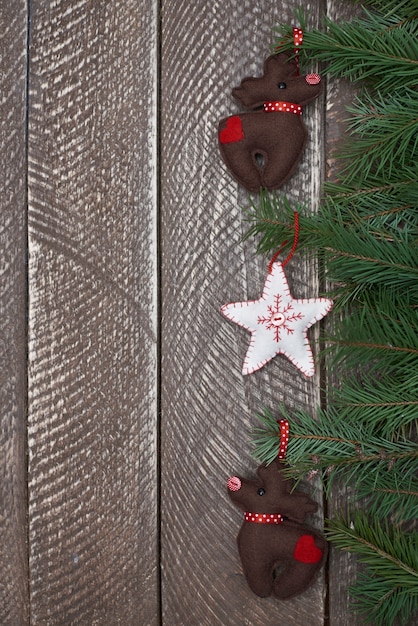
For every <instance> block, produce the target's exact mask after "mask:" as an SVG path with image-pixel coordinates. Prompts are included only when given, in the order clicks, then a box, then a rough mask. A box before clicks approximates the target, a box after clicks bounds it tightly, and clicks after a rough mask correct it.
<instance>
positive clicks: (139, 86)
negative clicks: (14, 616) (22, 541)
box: [28, 0, 158, 625]
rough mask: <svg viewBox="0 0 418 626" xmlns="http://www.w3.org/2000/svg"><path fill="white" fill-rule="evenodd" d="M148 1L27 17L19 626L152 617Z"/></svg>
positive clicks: (152, 149)
mask: <svg viewBox="0 0 418 626" xmlns="http://www.w3.org/2000/svg"><path fill="white" fill-rule="evenodd" d="M157 33H158V16H157V3H156V2H152V3H151V2H148V1H146V0H139V1H138V0H127V1H126V0H113V1H110V2H99V3H97V2H93V1H92V0H70V1H68V0H54V1H53V2H50V1H49V0H39V1H37V2H33V3H32V8H31V40H30V56H31V60H30V113H29V114H30V123H29V259H30V263H29V288H30V291H29V407H28V408H29V435H28V437H29V439H28V445H29V542H30V580H31V584H30V587H31V623H32V624H42V625H45V624H70V623H71V624H76V623H77V624H89V625H90V624H116V623H118V624H137V623H141V624H156V623H158V563H157V555H158V546H157V538H158V533H157V473H156V465H157V462H156V415H157V411H156V407H157V399H156V391H155V389H156V376H157V355H156V336H157V326H156V302H157V295H156V274H157V269H156V223H157V220H156V118H157V116H156V93H157V84H156V76H157V72H156V65H157V50H158V42H157Z"/></svg>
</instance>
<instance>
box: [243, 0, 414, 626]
mask: <svg viewBox="0 0 418 626" xmlns="http://www.w3.org/2000/svg"><path fill="white" fill-rule="evenodd" d="M369 6H373V7H374V10H364V12H363V16H362V17H359V18H356V19H355V20H353V21H352V22H343V23H338V24H337V23H334V22H332V21H331V20H330V19H326V20H325V24H324V30H323V31H322V30H313V31H311V32H309V31H307V30H306V21H307V17H306V15H303V14H302V13H301V12H299V14H298V18H299V21H300V23H301V26H302V28H304V31H305V33H304V43H303V46H302V48H301V50H300V60H301V63H302V64H303V62H304V60H307V59H309V65H310V67H312V61H314V60H317V61H320V62H321V63H322V62H324V63H325V66H324V67H323V70H321V72H323V73H325V74H328V76H330V77H334V76H335V77H342V78H344V77H345V78H348V79H350V80H351V81H354V82H356V83H359V84H361V86H362V91H361V92H360V94H359V96H358V97H357V99H356V101H355V103H354V105H353V106H351V107H350V109H349V111H348V112H349V115H350V119H349V120H348V128H349V132H350V133H351V137H352V140H351V141H348V142H347V144H346V145H345V147H344V150H343V151H342V153H341V154H340V157H341V159H342V160H341V164H342V169H341V175H340V180H338V181H337V182H334V183H327V184H325V186H324V198H323V201H322V203H321V207H320V210H319V211H318V213H317V214H311V213H310V212H309V211H308V209H307V208H306V207H305V206H303V205H294V206H292V204H291V203H290V202H289V201H288V199H287V198H286V197H285V196H283V195H279V194H268V193H267V192H264V193H261V194H260V198H259V202H258V203H257V204H255V203H254V202H252V203H251V205H250V207H249V209H248V211H247V220H248V223H249V230H248V236H250V235H251V236H255V237H257V238H258V251H259V252H262V253H269V254H271V253H272V252H275V251H276V250H277V249H279V248H280V246H281V245H282V243H283V241H285V240H288V241H292V228H293V212H294V211H295V210H297V211H298V213H299V223H300V236H299V250H307V251H308V252H309V251H314V252H315V253H316V254H317V255H318V256H319V259H320V261H321V264H322V267H324V269H325V278H326V279H328V281H332V282H333V283H334V284H335V287H334V288H333V293H332V294H327V295H331V296H332V297H334V298H335V300H336V305H337V306H336V307H334V311H335V312H336V314H335V313H334V315H333V323H332V330H329V331H328V334H327V336H326V337H323V340H324V341H326V344H325V345H326V349H325V350H323V351H322V356H324V355H327V356H328V364H330V365H331V366H332V367H333V368H335V369H336V372H338V373H339V375H340V378H341V381H342V382H341V384H340V386H339V387H338V388H337V389H334V390H329V391H328V398H329V403H328V407H327V408H326V410H318V411H317V414H316V415H315V417H313V416H311V415H309V414H308V413H306V412H303V411H299V412H297V413H295V414H294V415H293V414H292V415H286V412H285V409H282V413H283V414H284V415H285V416H286V417H287V418H288V419H289V421H290V424H291V438H290V442H289V447H288V454H287V460H288V464H289V467H288V469H287V473H288V475H289V476H293V477H294V478H295V479H296V481H299V480H301V479H302V477H303V476H304V475H307V476H308V478H311V479H312V478H313V477H315V476H317V477H319V478H320V479H321V480H322V483H323V486H324V489H325V493H326V494H327V495H328V494H329V493H330V490H331V488H332V485H333V483H334V481H335V480H336V479H340V480H341V481H343V482H344V483H346V484H348V485H349V486H350V487H351V488H352V489H353V490H354V494H355V495H354V497H355V498H356V499H357V500H359V501H360V500H361V502H362V506H363V507H364V508H365V509H366V510H367V515H366V514H365V513H363V514H356V515H355V516H354V518H353V520H352V522H351V523H350V521H349V520H344V519H343V518H341V517H337V518H336V519H334V520H330V521H329V522H328V535H329V538H330V540H331V541H332V542H333V543H334V544H335V545H336V546H338V547H340V548H341V549H344V550H349V551H350V552H353V553H355V554H357V555H358V557H359V559H360V561H361V562H362V563H363V565H364V571H362V572H361V573H360V574H359V576H358V580H357V582H356V584H355V585H354V586H353V588H352V589H351V593H352V596H353V598H355V600H356V606H357V608H358V610H359V611H360V612H362V613H364V614H365V615H366V619H367V620H371V621H373V622H374V623H376V624H378V625H379V626H380V625H381V626H390V625H392V624H393V623H394V621H395V620H396V619H397V618H398V619H399V620H400V621H401V623H402V624H404V623H406V622H407V621H408V619H409V618H410V617H411V616H412V615H413V613H414V612H415V611H416V610H417V608H418V580H417V577H418V574H417V569H418V568H417V543H418V540H417V537H418V535H417V533H410V534H407V533H405V532H404V524H405V523H406V522H411V521H412V522H414V521H416V519H417V518H418V476H417V474H418V473H417V467H418V446H417V445H416V443H415V436H416V426H417V423H418V422H417V417H418V410H417V408H418V400H417V393H416V389H417V383H418V331H417V329H418V323H417V322H418V319H417V316H418V245H417V243H418V212H417V209H418V206H417V198H418V166H417V149H418V99H417V77H418V36H417V35H418V10H417V4H416V0H400V1H397V0H370V1H369ZM276 34H277V40H276V42H275V47H276V49H277V48H280V49H286V50H290V51H292V52H293V48H294V44H293V38H292V29H291V27H289V26H288V25H280V26H278V27H277V28H276ZM288 245H290V244H288ZM287 252H288V250H287V249H286V248H283V254H284V255H285V254H286V253H287ZM259 417H260V420H261V422H262V424H263V425H262V426H261V427H259V428H257V429H255V431H254V435H253V436H254V443H255V456H256V457H257V458H258V459H259V460H262V461H266V462H270V461H272V460H273V458H275V457H276V455H277V452H278V447H279V445H278V441H279V437H278V435H279V429H278V425H277V421H276V420H277V417H278V416H273V414H272V413H271V412H270V411H269V410H268V409H266V410H265V411H264V412H263V413H262V414H260V416H259ZM388 520H389V522H390V523H389V522H388Z"/></svg>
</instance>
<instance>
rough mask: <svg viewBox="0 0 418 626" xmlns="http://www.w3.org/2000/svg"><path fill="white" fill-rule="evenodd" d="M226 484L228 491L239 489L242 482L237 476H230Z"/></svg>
mask: <svg viewBox="0 0 418 626" xmlns="http://www.w3.org/2000/svg"><path fill="white" fill-rule="evenodd" d="M227 485H228V489H229V491H239V490H240V489H241V485H242V483H241V481H240V479H239V478H238V476H231V478H228V483H227Z"/></svg>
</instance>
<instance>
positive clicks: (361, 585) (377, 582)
mask: <svg viewBox="0 0 418 626" xmlns="http://www.w3.org/2000/svg"><path fill="white" fill-rule="evenodd" d="M327 536H328V538H329V539H330V540H331V541H332V542H333V544H334V545H336V546H337V547H338V548H340V549H341V550H345V551H348V552H351V553H354V554H356V555H357V557H358V559H359V561H360V562H361V563H362V564H363V565H364V570H363V572H362V573H361V574H360V575H359V579H358V584H357V585H355V586H354V587H352V588H351V589H350V592H351V595H352V597H353V599H354V601H355V604H356V608H357V610H358V611H359V612H360V613H363V614H364V615H365V616H366V619H367V621H368V622H371V621H373V623H374V624H376V625H377V626H391V625H392V624H393V623H394V622H395V620H396V619H398V620H400V623H401V624H406V623H407V622H408V621H409V619H410V618H411V616H412V615H413V614H414V613H415V612H416V611H417V609H418V535H417V533H410V534H408V533H405V532H404V531H403V529H402V528H400V527H392V528H389V525H388V523H387V522H380V523H377V522H371V520H370V518H368V517H367V516H365V515H364V514H360V513H358V512H357V513H355V514H354V515H353V518H352V521H351V522H347V521H345V520H344V519H342V518H336V519H334V520H332V521H330V522H328V527H327Z"/></svg>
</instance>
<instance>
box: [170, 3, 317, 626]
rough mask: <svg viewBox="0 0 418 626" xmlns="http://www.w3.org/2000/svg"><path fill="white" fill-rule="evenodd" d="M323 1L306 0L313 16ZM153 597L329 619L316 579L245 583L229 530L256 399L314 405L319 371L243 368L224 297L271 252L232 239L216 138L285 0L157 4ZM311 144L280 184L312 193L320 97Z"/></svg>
mask: <svg viewBox="0 0 418 626" xmlns="http://www.w3.org/2000/svg"><path fill="white" fill-rule="evenodd" d="M320 7H321V2H309V3H307V9H308V12H309V16H310V22H311V24H316V23H317V21H318V18H319V14H320ZM162 9H163V10H162V20H163V23H162V34H163V37H162V85H161V89H162V99H161V111H162V126H161V128H162V132H161V137H162V147H161V158H162V178H161V184H162V190H161V199H162V204H161V250H162V283H161V286H162V374H161V375H162V379H161V380H162V397H161V416H162V425H161V446H162V453H161V471H162V486H161V502H162V509H161V516H162V602H163V623H165V624H170V625H174V624H178V625H179V624H208V625H209V624H228V625H229V626H232V625H234V624H240V625H242V624H252V625H258V624H277V623H285V624H287V625H289V626H291V625H292V624H293V625H297V626H300V624H309V625H310V626H315V625H319V624H323V621H324V583H323V580H322V579H321V580H318V582H317V584H316V585H315V586H314V587H313V588H312V589H310V590H309V591H308V592H307V593H305V594H304V595H302V596H299V597H298V598H295V599H294V600H290V601H288V602H286V603H283V602H278V601H276V600H274V599H271V598H270V599H260V598H257V597H256V596H254V595H253V594H252V593H251V592H250V590H249V589H248V587H247V585H246V583H245V581H244V578H243V575H242V570H241V565H240V563H239V560H238V554H237V549H236V544H235V537H236V534H237V532H238V529H239V526H240V524H241V515H240V513H239V512H238V511H237V510H236V509H235V508H234V507H233V506H232V504H231V503H230V502H229V499H228V497H227V493H226V479H227V477H228V476H229V475H231V474H232V473H240V474H244V475H245V474H250V473H251V470H253V469H254V467H255V463H254V461H252V460H251V450H252V448H251V445H250V441H249V431H250V428H251V427H252V426H253V425H255V423H256V422H257V420H256V418H255V415H254V414H255V412H256V411H258V410H260V409H262V407H264V406H268V407H270V408H271V409H272V410H273V411H277V407H278V404H279V403H280V402H283V401H284V402H286V403H287V405H288V406H289V407H290V408H294V407H298V408H305V409H306V408H311V407H313V406H314V405H315V404H316V403H317V401H318V391H317V389H318V378H317V377H315V378H314V379H313V380H306V379H304V378H303V376H302V375H300V373H299V372H298V370H296V369H295V367H294V366H292V365H291V364H290V363H289V362H288V361H287V360H286V359H284V358H282V357H279V358H277V359H276V360H275V361H274V362H272V363H271V364H269V365H268V366H267V367H265V368H264V369H263V370H261V371H259V372H257V373H255V374H253V375H251V376H249V377H247V378H245V379H244V378H243V377H242V376H241V373H240V372H241V364H242V359H243V357H244V354H245V351H246V348H247V346H248V334H247V333H246V332H245V331H244V330H242V329H240V328H238V327H236V326H235V325H232V324H229V323H228V322H227V321H226V320H225V319H224V318H222V317H221V315H220V312H219V309H220V307H221V305H222V304H224V303H225V302H228V301H236V300H242V299H245V298H251V297H258V296H259V295H260V293H261V290H262V286H263V285H264V279H265V275H266V271H267V263H268V260H267V259H261V258H259V257H255V256H254V245H253V244H252V243H248V242H247V243H245V244H243V243H242V242H241V236H242V234H243V233H244V232H245V230H246V225H245V223H244V215H243V212H242V210H241V208H240V203H244V204H245V203H247V202H248V199H247V195H246V193H244V192H243V191H242V190H241V189H239V188H238V186H237V184H236V183H235V182H234V181H233V180H232V178H231V177H230V175H229V174H228V173H227V171H226V169H225V166H224V165H223V163H222V161H221V158H220V155H219V152H218V147H217V125H218V120H219V119H220V118H222V117H225V116H226V115H228V114H230V113H233V112H235V111H237V110H238V108H237V106H236V105H235V104H234V103H233V101H232V99H231V95H230V93H231V89H232V87H234V86H236V85H237V84H239V82H240V80H241V79H242V78H243V77H244V76H248V75H254V74H257V73H260V71H261V68H262V62H263V59H264V58H265V56H267V55H268V54H269V51H270V50H269V47H270V44H271V41H272V26H273V24H274V23H275V22H278V21H286V22H290V23H292V22H293V20H294V15H293V14H292V6H291V5H290V3H287V2H283V3H277V2H275V1H273V0H262V1H260V0H257V1H256V0H254V1H253V0H251V1H246V2H242V1H240V0H234V1H233V2H217V1H215V2H212V3H207V2H204V1H203V0H200V1H199V2H195V3H187V2H184V1H183V0H164V1H163V3H162ZM305 121H306V123H307V125H308V127H309V132H310V142H309V146H308V149H307V151H306V153H305V156H304V158H303V161H302V163H301V164H300V167H299V169H298V171H297V173H296V174H295V175H294V176H293V178H292V179H291V180H290V182H289V183H288V184H287V185H286V188H285V191H286V193H287V194H288V196H289V197H290V198H291V199H301V200H303V201H308V202H311V204H312V208H313V209H314V208H315V206H316V204H317V202H318V194H319V186H320V181H321V177H322V150H323V144H322V141H323V140H322V135H321V124H322V122H323V119H322V115H321V103H319V102H317V103H315V104H312V105H309V107H307V108H306V114H305ZM286 273H287V275H288V277H289V283H290V285H291V288H292V290H293V292H294V294H295V295H296V296H297V297H302V296H305V297H308V296H309V297H310V296H313V295H315V294H316V292H317V287H318V285H317V274H316V268H315V266H314V265H313V264H312V263H311V262H310V261H309V260H308V259H307V258H306V257H303V258H301V257H295V259H294V261H292V263H291V264H289V265H288V266H287V267H286Z"/></svg>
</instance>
